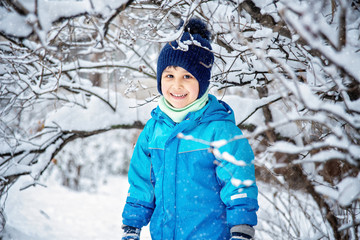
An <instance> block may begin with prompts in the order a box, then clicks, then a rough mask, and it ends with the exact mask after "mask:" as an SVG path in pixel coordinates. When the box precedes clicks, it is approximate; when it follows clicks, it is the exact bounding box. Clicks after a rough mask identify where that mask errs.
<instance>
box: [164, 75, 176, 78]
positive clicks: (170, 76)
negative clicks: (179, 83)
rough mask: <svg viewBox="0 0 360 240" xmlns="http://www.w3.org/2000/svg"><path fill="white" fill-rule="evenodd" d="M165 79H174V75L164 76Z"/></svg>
mask: <svg viewBox="0 0 360 240" xmlns="http://www.w3.org/2000/svg"><path fill="white" fill-rule="evenodd" d="M164 78H174V75H172V74H165V75H164Z"/></svg>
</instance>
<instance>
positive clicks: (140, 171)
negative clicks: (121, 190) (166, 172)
mask: <svg viewBox="0 0 360 240" xmlns="http://www.w3.org/2000/svg"><path fill="white" fill-rule="evenodd" d="M148 125H149V124H146V126H145V128H144V130H143V131H142V133H141V134H140V136H139V138H138V140H137V143H136V145H135V149H134V152H133V155H132V158H131V161H130V167H129V173H128V181H129V184H130V188H129V191H128V196H127V199H126V204H125V207H124V210H123V214H122V218H123V224H124V225H128V226H132V227H137V228H141V227H143V226H145V225H147V224H148V223H149V221H150V218H151V216H152V214H153V211H154V208H155V203H154V202H155V198H154V187H153V183H152V174H151V172H152V167H151V159H150V153H149V151H148V129H149V126H148Z"/></svg>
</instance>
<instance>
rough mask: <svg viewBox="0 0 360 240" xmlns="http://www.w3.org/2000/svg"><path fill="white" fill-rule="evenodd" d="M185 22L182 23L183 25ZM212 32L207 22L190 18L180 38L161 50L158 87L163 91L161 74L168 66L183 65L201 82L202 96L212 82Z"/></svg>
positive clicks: (158, 64)
mask: <svg viewBox="0 0 360 240" xmlns="http://www.w3.org/2000/svg"><path fill="white" fill-rule="evenodd" d="M182 25H183V23H181V24H180V26H182ZM210 38H211V33H210V31H209V30H207V26H206V24H205V23H204V22H203V21H201V20H200V19H197V18H192V19H190V20H189V22H188V24H187V25H186V26H185V28H184V33H183V35H182V37H181V39H180V44H179V41H178V40H175V41H172V42H170V43H167V44H166V45H165V46H164V47H163V49H162V50H161V52H160V55H159V58H158V62H157V88H158V91H159V93H160V94H162V91H161V75H162V72H163V71H164V70H165V68H167V67H168V66H178V67H182V68H184V69H185V70H187V71H188V72H189V73H191V74H192V75H193V76H194V77H195V78H196V79H197V80H198V82H199V96H198V98H201V97H202V96H203V95H204V93H205V92H206V90H207V89H208V87H209V84H210V77H211V67H212V65H213V62H214V54H213V53H212V51H211V50H212V48H211V44H210Z"/></svg>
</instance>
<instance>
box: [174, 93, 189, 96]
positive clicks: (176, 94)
mask: <svg viewBox="0 0 360 240" xmlns="http://www.w3.org/2000/svg"><path fill="white" fill-rule="evenodd" d="M172 95H173V96H175V97H185V96H186V94H182V95H178V94H174V93H172Z"/></svg>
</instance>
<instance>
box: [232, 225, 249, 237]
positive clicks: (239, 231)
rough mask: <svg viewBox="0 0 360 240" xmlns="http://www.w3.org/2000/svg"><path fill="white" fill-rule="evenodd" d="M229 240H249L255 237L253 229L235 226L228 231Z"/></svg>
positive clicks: (246, 226)
mask: <svg viewBox="0 0 360 240" xmlns="http://www.w3.org/2000/svg"><path fill="white" fill-rule="evenodd" d="M230 232H231V239H230V240H239V239H241V240H251V239H252V238H253V237H254V235H255V229H254V228H253V227H252V226H249V225H236V226H233V227H232V228H231V229H230Z"/></svg>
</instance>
